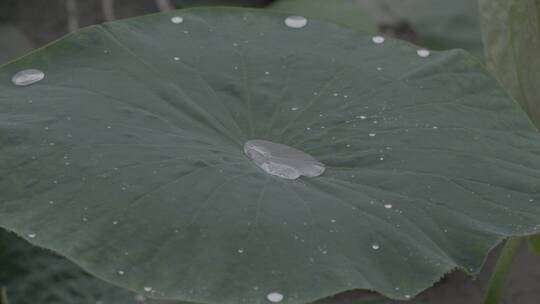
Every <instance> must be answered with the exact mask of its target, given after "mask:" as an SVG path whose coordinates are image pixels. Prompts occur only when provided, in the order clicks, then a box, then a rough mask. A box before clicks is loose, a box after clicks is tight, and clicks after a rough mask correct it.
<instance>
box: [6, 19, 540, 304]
mask: <svg viewBox="0 0 540 304" xmlns="http://www.w3.org/2000/svg"><path fill="white" fill-rule="evenodd" d="M175 15H178V16H181V17H183V22H182V23H180V24H175V23H173V22H171V21H170V19H171V17H172V16H175ZM284 19H285V17H284V16H283V15H279V14H275V13H272V12H269V11H258V10H245V9H194V10H182V11H178V12H171V13H166V14H157V15H151V16H146V17H140V18H135V19H129V20H125V21H119V22H113V23H109V24H105V25H102V26H94V27H90V28H86V29H83V30H81V31H80V32H77V33H74V34H71V35H69V36H68V37H66V38H64V39H63V40H61V41H58V42H56V43H54V44H52V45H49V46H47V47H46V48H44V49H41V50H40V51H38V52H34V53H33V54H31V55H29V56H27V57H24V58H23V59H20V60H18V61H16V62H12V63H10V64H9V65H6V66H4V67H2V68H1V69H0V107H1V108H0V113H2V114H1V117H0V147H1V153H0V170H2V172H3V174H2V176H1V178H0V193H1V194H2V200H1V203H0V223H1V225H2V226H3V227H6V228H7V229H9V230H11V231H15V232H16V233H18V234H20V235H22V236H25V237H26V238H27V239H28V240H29V241H30V242H32V243H33V244H36V245H39V246H42V247H45V248H48V249H51V250H54V251H56V252H58V253H59V254H61V255H64V256H66V257H67V258H69V259H70V260H72V261H74V262H75V263H77V264H79V265H80V266H82V267H83V268H84V269H85V270H87V271H88V272H90V273H92V274H93V275H95V276H98V277H100V278H103V279H106V280H108V281H111V282H114V283H115V284H118V285H121V286H125V287H127V288H130V289H132V290H134V291H137V292H143V293H144V287H147V289H148V288H149V287H151V288H152V290H153V291H154V292H153V293H151V294H150V295H151V296H153V297H157V298H170V299H178V300H183V301H191V302H199V303H216V304H217V303H219V304H238V303H242V302H243V301H245V302H248V303H267V302H268V301H267V295H268V294H269V293H272V292H278V293H281V294H282V295H284V299H283V300H282V303H307V302H312V301H314V300H316V299H320V298H323V297H327V296H331V295H334V294H337V293H339V292H342V291H345V290H351V289H368V290H374V291H377V292H379V293H382V294H383V295H385V296H388V297H391V298H395V299H407V298H409V297H412V296H414V295H416V294H418V293H419V292H420V291H422V290H424V289H426V288H428V287H429V286H431V285H432V284H433V283H434V282H435V281H437V280H438V279H439V278H440V277H441V276H442V275H443V274H444V273H447V272H449V271H451V270H452V269H454V268H456V267H459V268H461V269H464V270H466V271H468V272H472V273H476V272H477V271H478V269H479V268H480V267H481V265H482V263H483V261H484V258H485V257H486V254H487V252H488V251H489V249H491V248H492V247H493V246H495V244H497V243H498V242H499V241H501V240H502V239H503V238H505V237H507V236H512V235H526V234H531V233H533V232H534V231H536V230H537V229H538V227H540V226H538V225H539V224H540V204H539V202H540V187H539V185H540V161H539V159H540V136H539V135H538V134H537V133H536V131H535V130H534V128H533V127H532V125H531V124H530V122H529V121H528V120H527V118H526V115H525V114H524V113H523V112H522V111H521V110H520V109H519V107H518V106H517V105H516V104H515V103H514V102H513V101H512V100H511V99H510V98H508V97H507V95H506V94H505V93H504V92H503V91H502V90H501V89H500V88H499V87H498V85H497V83H496V82H495V81H494V80H493V79H492V78H490V76H488V75H487V74H486V72H485V71H484V70H483V68H482V66H481V65H480V64H479V63H478V62H477V61H476V59H474V58H472V57H471V56H470V55H468V54H466V53H465V52H463V51H459V50H457V51H448V52H434V53H431V55H430V56H428V57H420V56H418V55H417V49H416V48H414V47H412V46H410V45H408V44H405V43H403V42H401V41H397V40H390V39H387V40H386V42H384V43H383V44H375V43H373V42H372V37H370V36H366V35H365V34H362V33H358V32H356V31H354V30H351V29H348V28H344V27H340V26H338V25H336V24H332V23H324V22H318V21H315V20H308V23H307V25H306V26H305V27H303V28H289V27H287V26H286V25H285V24H284ZM174 20H175V21H178V20H179V18H175V19H174ZM422 54H423V53H422ZM28 68H34V69H40V70H42V71H44V72H45V74H46V76H45V79H44V80H42V81H41V82H38V83H36V84H34V85H31V86H27V87H20V86H15V85H14V84H12V83H11V78H12V76H13V75H14V74H15V73H16V72H18V71H20V70H23V69H28ZM250 139H265V140H269V141H273V142H277V143H283V144H288V145H290V146H292V147H295V148H297V149H300V150H302V151H305V152H306V153H309V154H310V155H312V156H314V157H315V158H317V159H318V160H319V161H321V162H323V163H324V164H326V166H327V167H326V171H325V172H324V174H323V175H321V176H320V177H315V178H304V177H301V178H300V179H297V180H285V179H281V178H279V177H276V176H272V175H269V174H267V173H265V172H264V171H262V170H261V169H259V168H258V167H257V166H256V165H255V164H254V163H253V162H252V161H251V160H250V159H248V158H247V157H246V156H245V155H244V153H243V151H242V150H243V145H244V143H245V142H246V141H247V140H250ZM390 205H391V206H390ZM390 207H391V208H390ZM374 248H375V249H374ZM377 248H378V249H377ZM119 271H123V273H124V275H119Z"/></svg>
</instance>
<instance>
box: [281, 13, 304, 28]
mask: <svg viewBox="0 0 540 304" xmlns="http://www.w3.org/2000/svg"><path fill="white" fill-rule="evenodd" d="M306 24H307V19H306V18H305V17H302V16H289V17H287V18H285V25H287V26H288V27H290V28H296V29H298V28H303V27H304V26H306Z"/></svg>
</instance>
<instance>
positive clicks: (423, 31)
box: [385, 0, 484, 58]
mask: <svg viewBox="0 0 540 304" xmlns="http://www.w3.org/2000/svg"><path fill="white" fill-rule="evenodd" d="M385 2H387V3H389V4H391V5H392V6H394V9H395V10H396V13H397V15H398V16H399V17H400V18H403V19H404V20H406V21H407V22H409V23H410V24H411V25H412V27H413V28H414V30H415V33H416V36H417V37H416V39H417V43H418V44H420V45H422V46H425V47H429V48H433V49H438V50H447V49H454V48H462V49H465V50H467V51H469V52H471V53H472V54H474V55H475V56H477V57H479V58H483V55H484V54H483V51H484V50H483V46H482V36H481V30H480V16H479V13H478V1H477V0H452V1H448V0H385Z"/></svg>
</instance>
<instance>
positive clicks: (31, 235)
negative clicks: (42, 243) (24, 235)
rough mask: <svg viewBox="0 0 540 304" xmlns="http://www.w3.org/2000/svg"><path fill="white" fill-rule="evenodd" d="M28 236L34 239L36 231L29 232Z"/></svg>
mask: <svg viewBox="0 0 540 304" xmlns="http://www.w3.org/2000/svg"><path fill="white" fill-rule="evenodd" d="M28 237H29V238H31V239H33V238H35V237H36V234H35V233H29V234H28Z"/></svg>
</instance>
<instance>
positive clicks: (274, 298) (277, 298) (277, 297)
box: [266, 292, 283, 303]
mask: <svg viewBox="0 0 540 304" xmlns="http://www.w3.org/2000/svg"><path fill="white" fill-rule="evenodd" d="M266 298H267V299H268V301H270V302H272V303H278V302H281V301H283V295H282V294H281V293H279V292H271V293H269V294H268V295H267V296H266Z"/></svg>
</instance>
